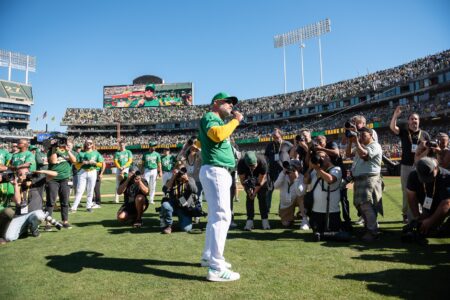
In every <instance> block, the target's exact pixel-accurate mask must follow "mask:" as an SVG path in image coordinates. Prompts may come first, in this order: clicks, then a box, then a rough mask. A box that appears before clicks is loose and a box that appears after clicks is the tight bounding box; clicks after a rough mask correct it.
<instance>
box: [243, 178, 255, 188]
mask: <svg viewBox="0 0 450 300" xmlns="http://www.w3.org/2000/svg"><path fill="white" fill-rule="evenodd" d="M242 184H243V186H244V188H245V190H247V191H254V190H255V188H256V178H255V177H250V178H247V179H246V180H244V182H243V183H242Z"/></svg>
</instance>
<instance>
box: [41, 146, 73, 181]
mask: <svg viewBox="0 0 450 300" xmlns="http://www.w3.org/2000/svg"><path fill="white" fill-rule="evenodd" d="M51 155H52V150H49V151H48V152H47V159H48V160H50V156H51ZM48 169H49V170H51V171H55V172H58V175H57V176H55V177H54V179H55V180H64V179H69V178H70V176H71V175H72V164H71V163H70V160H69V152H68V151H67V150H61V149H59V148H57V150H56V163H55V164H50V163H49V165H48Z"/></svg>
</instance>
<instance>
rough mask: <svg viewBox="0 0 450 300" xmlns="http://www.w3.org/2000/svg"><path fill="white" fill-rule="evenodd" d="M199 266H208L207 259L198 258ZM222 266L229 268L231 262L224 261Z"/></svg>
mask: <svg viewBox="0 0 450 300" xmlns="http://www.w3.org/2000/svg"><path fill="white" fill-rule="evenodd" d="M200 266H201V267H208V268H209V260H207V259H203V258H202V259H201V260H200ZM224 267H225V268H227V269H231V264H230V263H229V262H225V263H224Z"/></svg>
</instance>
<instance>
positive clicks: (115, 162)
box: [114, 159, 120, 169]
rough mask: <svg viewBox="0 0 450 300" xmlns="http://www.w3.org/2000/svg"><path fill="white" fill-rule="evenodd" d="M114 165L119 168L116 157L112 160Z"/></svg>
mask: <svg viewBox="0 0 450 300" xmlns="http://www.w3.org/2000/svg"><path fill="white" fill-rule="evenodd" d="M114 165H115V166H116V168H118V169H120V165H119V161H118V160H117V159H115V160H114Z"/></svg>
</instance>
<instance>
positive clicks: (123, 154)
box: [114, 150, 133, 167]
mask: <svg viewBox="0 0 450 300" xmlns="http://www.w3.org/2000/svg"><path fill="white" fill-rule="evenodd" d="M130 159H131V161H133V154H132V153H131V151H130V150H124V151H117V152H116V153H115V154H114V160H117V162H118V163H119V166H121V167H123V166H125V164H126V163H127V162H128V160H130Z"/></svg>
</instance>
